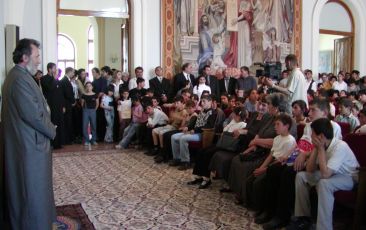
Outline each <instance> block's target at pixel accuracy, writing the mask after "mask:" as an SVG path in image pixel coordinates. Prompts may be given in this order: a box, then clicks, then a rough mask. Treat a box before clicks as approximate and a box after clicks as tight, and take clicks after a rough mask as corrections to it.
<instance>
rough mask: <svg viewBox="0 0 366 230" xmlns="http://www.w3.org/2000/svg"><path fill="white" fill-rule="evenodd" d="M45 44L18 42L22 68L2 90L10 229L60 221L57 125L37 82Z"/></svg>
mask: <svg viewBox="0 0 366 230" xmlns="http://www.w3.org/2000/svg"><path fill="white" fill-rule="evenodd" d="M39 46H40V44H39V42H37V41H36V40H33V39H22V40H20V41H19V42H18V44H17V46H16V48H15V50H14V52H13V61H14V63H15V64H16V65H15V66H14V67H13V68H12V69H11V70H10V72H9V74H8V76H7V78H6V79H5V82H4V85H3V88H2V92H3V101H2V111H1V120H2V123H3V133H4V134H5V135H4V148H5V150H4V157H5V158H4V159H5V190H6V195H7V200H6V201H7V210H6V211H7V214H8V217H9V223H10V229H17V230H26V229H37V230H50V229H52V223H53V222H55V221H56V211H55V203H54V195H53V186H52V154H51V148H50V140H52V139H53V138H54V137H55V135H56V127H55V126H54V125H53V124H52V123H51V119H50V114H49V109H48V106H47V103H46V100H45V99H44V97H43V95H42V92H41V90H40V88H39V87H38V86H37V84H36V82H35V81H34V80H33V78H32V75H34V74H35V73H36V71H37V66H38V65H39V64H40V54H39V53H40V51H39ZM4 228H5V227H4V226H3V225H2V226H1V229H4Z"/></svg>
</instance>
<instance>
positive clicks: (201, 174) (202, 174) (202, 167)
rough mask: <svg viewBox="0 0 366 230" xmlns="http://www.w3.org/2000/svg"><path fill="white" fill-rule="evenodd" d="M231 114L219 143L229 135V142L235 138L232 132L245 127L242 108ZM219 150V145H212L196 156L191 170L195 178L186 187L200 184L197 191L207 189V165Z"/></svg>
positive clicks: (209, 180) (208, 183)
mask: <svg viewBox="0 0 366 230" xmlns="http://www.w3.org/2000/svg"><path fill="white" fill-rule="evenodd" d="M233 113H234V118H233V119H232V120H231V122H230V123H229V124H228V125H227V126H225V128H224V130H223V134H222V136H221V137H220V139H221V141H223V139H224V137H223V135H231V136H232V137H231V140H234V139H235V138H234V136H233V132H234V131H236V130H240V129H244V128H245V126H246V123H245V119H246V118H247V111H246V110H245V109H243V108H239V107H236V108H235V109H234V111H233ZM228 138H230V137H228ZM236 138H238V137H236ZM218 143H221V142H220V140H219V141H218ZM231 144H232V143H231ZM237 144H238V143H237ZM237 147H238V146H237ZM221 149H222V147H220V145H213V146H211V147H208V148H206V149H204V150H203V153H201V154H198V155H197V158H196V164H195V166H194V168H193V174H194V175H196V176H195V179H194V180H193V181H189V182H188V183H187V184H188V185H195V184H200V186H199V187H198V188H199V189H205V188H208V186H209V185H210V184H211V179H210V170H209V169H208V165H209V163H210V160H211V158H212V156H213V154H214V153H215V152H216V151H218V150H221ZM233 149H235V146H233Z"/></svg>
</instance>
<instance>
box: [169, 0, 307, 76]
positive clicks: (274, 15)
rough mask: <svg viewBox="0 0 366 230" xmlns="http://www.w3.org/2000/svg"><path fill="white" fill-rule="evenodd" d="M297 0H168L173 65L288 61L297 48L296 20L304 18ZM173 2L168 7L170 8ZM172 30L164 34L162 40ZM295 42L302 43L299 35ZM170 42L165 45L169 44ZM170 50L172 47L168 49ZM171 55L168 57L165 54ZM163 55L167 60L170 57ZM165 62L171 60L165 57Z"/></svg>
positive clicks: (236, 65)
mask: <svg viewBox="0 0 366 230" xmlns="http://www.w3.org/2000/svg"><path fill="white" fill-rule="evenodd" d="M299 2H300V1H298V0H165V3H167V5H165V8H163V10H164V11H165V12H168V11H169V10H173V16H172V17H171V18H169V17H166V16H169V14H165V15H164V17H163V20H164V21H165V24H164V25H165V26H173V28H174V29H173V30H172V31H173V34H172V37H171V38H172V40H173V44H174V48H173V52H172V62H171V63H172V65H173V71H174V72H179V68H180V66H181V65H182V64H183V63H185V62H191V63H192V64H193V66H194V69H195V71H196V72H197V71H198V70H199V69H201V68H202V67H203V66H204V65H210V66H211V68H212V69H214V70H218V69H223V68H239V67H241V66H248V67H253V65H254V63H263V62H282V63H283V62H284V59H285V57H286V55H288V54H290V53H295V41H296V40H295V38H296V36H295V33H297V34H299V31H294V30H295V26H296V25H295V24H296V23H297V24H299V23H300V24H301V21H300V22H297V21H296V20H295V19H296V18H299V19H298V21H299V20H301V19H300V14H299V6H298V4H300V3H299ZM169 7H170V9H169ZM170 36H171V35H169V34H165V39H164V42H166V41H168V40H169V37H170ZM297 36H298V37H297V43H300V38H299V35H297ZM165 47H166V46H165ZM167 54H169V51H167ZM168 58H169V55H168V56H166V57H165V59H166V60H167V59H168ZM166 60H165V61H166ZM165 64H167V63H166V62H165Z"/></svg>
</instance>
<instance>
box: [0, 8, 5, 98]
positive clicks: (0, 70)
mask: <svg viewBox="0 0 366 230" xmlns="http://www.w3.org/2000/svg"><path fill="white" fill-rule="evenodd" d="M4 7H5V6H4V1H0V51H1V52H0V86H1V85H2V84H3V81H4V79H5V34H4V29H5V26H4V16H5V15H4V14H3V12H4ZM0 95H1V87H0Z"/></svg>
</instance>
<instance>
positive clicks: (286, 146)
mask: <svg viewBox="0 0 366 230" xmlns="http://www.w3.org/2000/svg"><path fill="white" fill-rule="evenodd" d="M292 125H295V123H293V121H292V118H291V117H290V116H289V115H287V114H284V113H282V114H280V115H278V116H277V117H276V119H275V130H276V133H277V135H278V136H276V137H275V138H274V139H273V145H272V149H271V153H270V154H269V155H268V157H267V158H266V160H265V161H264V162H263V163H262V165H261V166H260V167H258V168H257V169H255V170H254V171H253V176H254V178H255V179H254V180H248V181H247V189H248V190H249V193H248V194H249V195H250V196H251V198H252V199H251V200H250V201H251V203H252V204H253V208H254V209H256V210H258V211H263V208H264V207H263V206H264V205H265V201H267V200H270V199H273V195H274V194H275V191H273V190H276V187H275V188H271V185H272V183H273V181H269V180H268V179H267V176H266V172H267V168H268V167H270V166H271V165H275V164H276V165H279V166H280V165H281V166H282V164H284V163H286V161H287V159H288V157H289V156H290V154H291V153H292V152H293V150H294V149H295V148H296V139H295V138H294V137H293V136H292V135H291V134H290V133H289V130H290V129H291V126H292ZM283 167H285V166H283ZM267 182H268V183H267ZM266 188H271V190H269V191H268V190H266ZM266 198H269V199H266ZM270 219H271V216H269V213H267V212H263V213H262V214H261V215H259V216H258V217H257V218H256V219H255V222H256V223H258V224H260V223H264V222H266V221H269V220H270Z"/></svg>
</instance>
